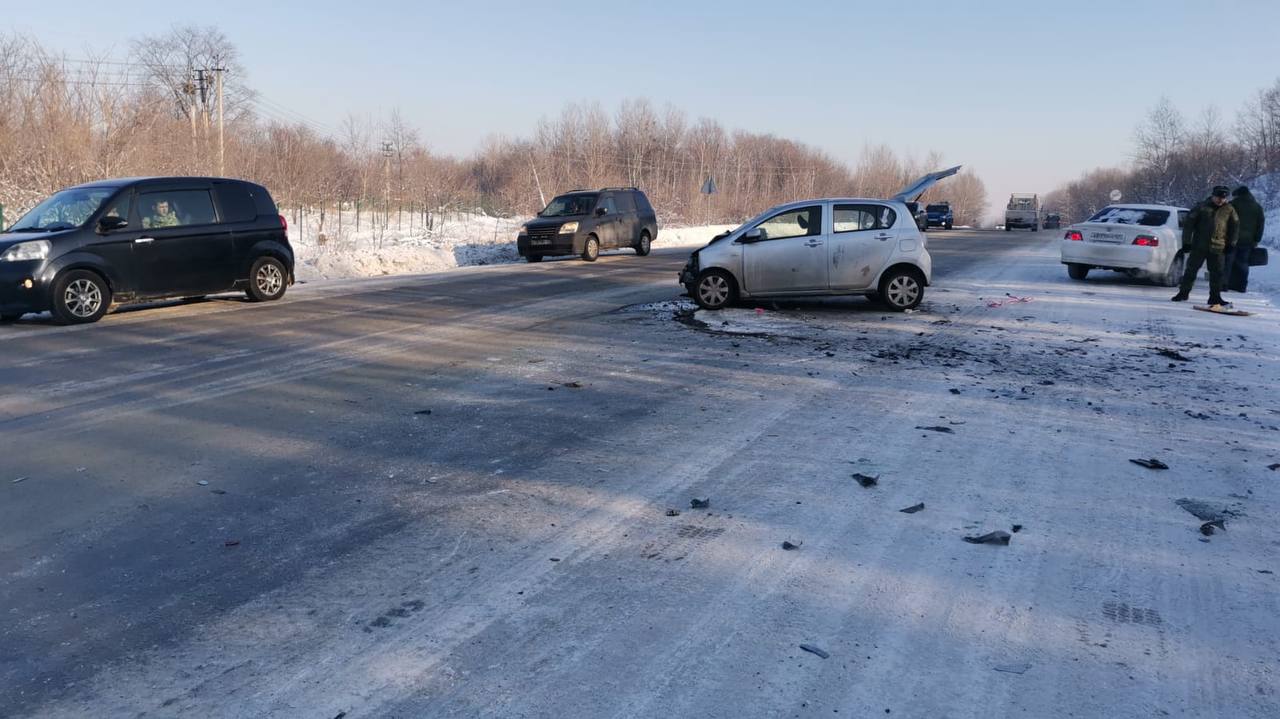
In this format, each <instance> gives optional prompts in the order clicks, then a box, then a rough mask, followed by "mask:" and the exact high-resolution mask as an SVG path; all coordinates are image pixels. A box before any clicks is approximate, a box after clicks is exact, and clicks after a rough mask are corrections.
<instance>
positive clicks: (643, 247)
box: [636, 231, 653, 257]
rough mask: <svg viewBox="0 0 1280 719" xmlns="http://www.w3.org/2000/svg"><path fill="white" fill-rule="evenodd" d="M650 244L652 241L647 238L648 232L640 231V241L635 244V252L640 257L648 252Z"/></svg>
mask: <svg viewBox="0 0 1280 719" xmlns="http://www.w3.org/2000/svg"><path fill="white" fill-rule="evenodd" d="M652 244H653V241H652V240H650V239H649V233H648V232H647V231H646V232H641V233H640V242H639V243H637V244H636V254H637V255H639V256H641V257H644V256H645V255H647V254H649V249H650V245H652Z"/></svg>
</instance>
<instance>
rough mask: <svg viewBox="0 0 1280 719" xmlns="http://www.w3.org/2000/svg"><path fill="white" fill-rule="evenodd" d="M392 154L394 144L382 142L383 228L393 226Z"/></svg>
mask: <svg viewBox="0 0 1280 719" xmlns="http://www.w3.org/2000/svg"><path fill="white" fill-rule="evenodd" d="M391 153H392V144H391V143H390V142H387V141H385V140H384V141H383V142H382V179H383V186H382V226H383V227H384V228H385V227H386V226H387V225H389V224H391Z"/></svg>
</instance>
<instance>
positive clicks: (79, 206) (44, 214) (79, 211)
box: [5, 187, 116, 232]
mask: <svg viewBox="0 0 1280 719" xmlns="http://www.w3.org/2000/svg"><path fill="white" fill-rule="evenodd" d="M115 192H116V188H114V187H85V188H80V189H74V190H63V191H61V192H58V193H56V194H54V195H51V196H50V197H49V198H48V199H47V200H45V201H44V202H41V203H40V204H38V205H36V206H35V207H33V208H32V209H31V211H30V212H28V213H27V214H25V215H23V216H22V218H21V219H19V220H18V221H17V222H15V223H13V225H12V226H11V227H9V229H7V230H5V232H55V231H57V230H70V229H72V228H75V227H79V226H81V225H83V224H84V223H86V222H88V221H89V218H90V217H92V216H93V213H95V212H97V211H98V209H99V208H101V207H102V203H104V202H106V201H107V198H109V197H111V196H112V195H114V194H115Z"/></svg>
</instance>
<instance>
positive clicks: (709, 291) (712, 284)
mask: <svg viewBox="0 0 1280 719" xmlns="http://www.w3.org/2000/svg"><path fill="white" fill-rule="evenodd" d="M736 294H737V290H736V289H735V288H734V286H733V278H732V277H730V276H729V273H727V272H725V271H723V270H708V271H707V272H706V273H704V274H703V275H702V277H699V278H698V282H697V284H695V285H694V286H693V301H694V302H697V303H698V306H699V307H701V308H702V309H704V310H718V309H723V308H724V306H725V305H727V304H729V303H730V302H732V301H733V299H734V295H736Z"/></svg>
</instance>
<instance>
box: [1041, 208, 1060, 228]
mask: <svg viewBox="0 0 1280 719" xmlns="http://www.w3.org/2000/svg"><path fill="white" fill-rule="evenodd" d="M1042 227H1044V229H1046V230H1060V229H1062V215H1059V214H1058V213H1056V212H1050V213H1049V214H1047V215H1045V216H1044V225H1042Z"/></svg>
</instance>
